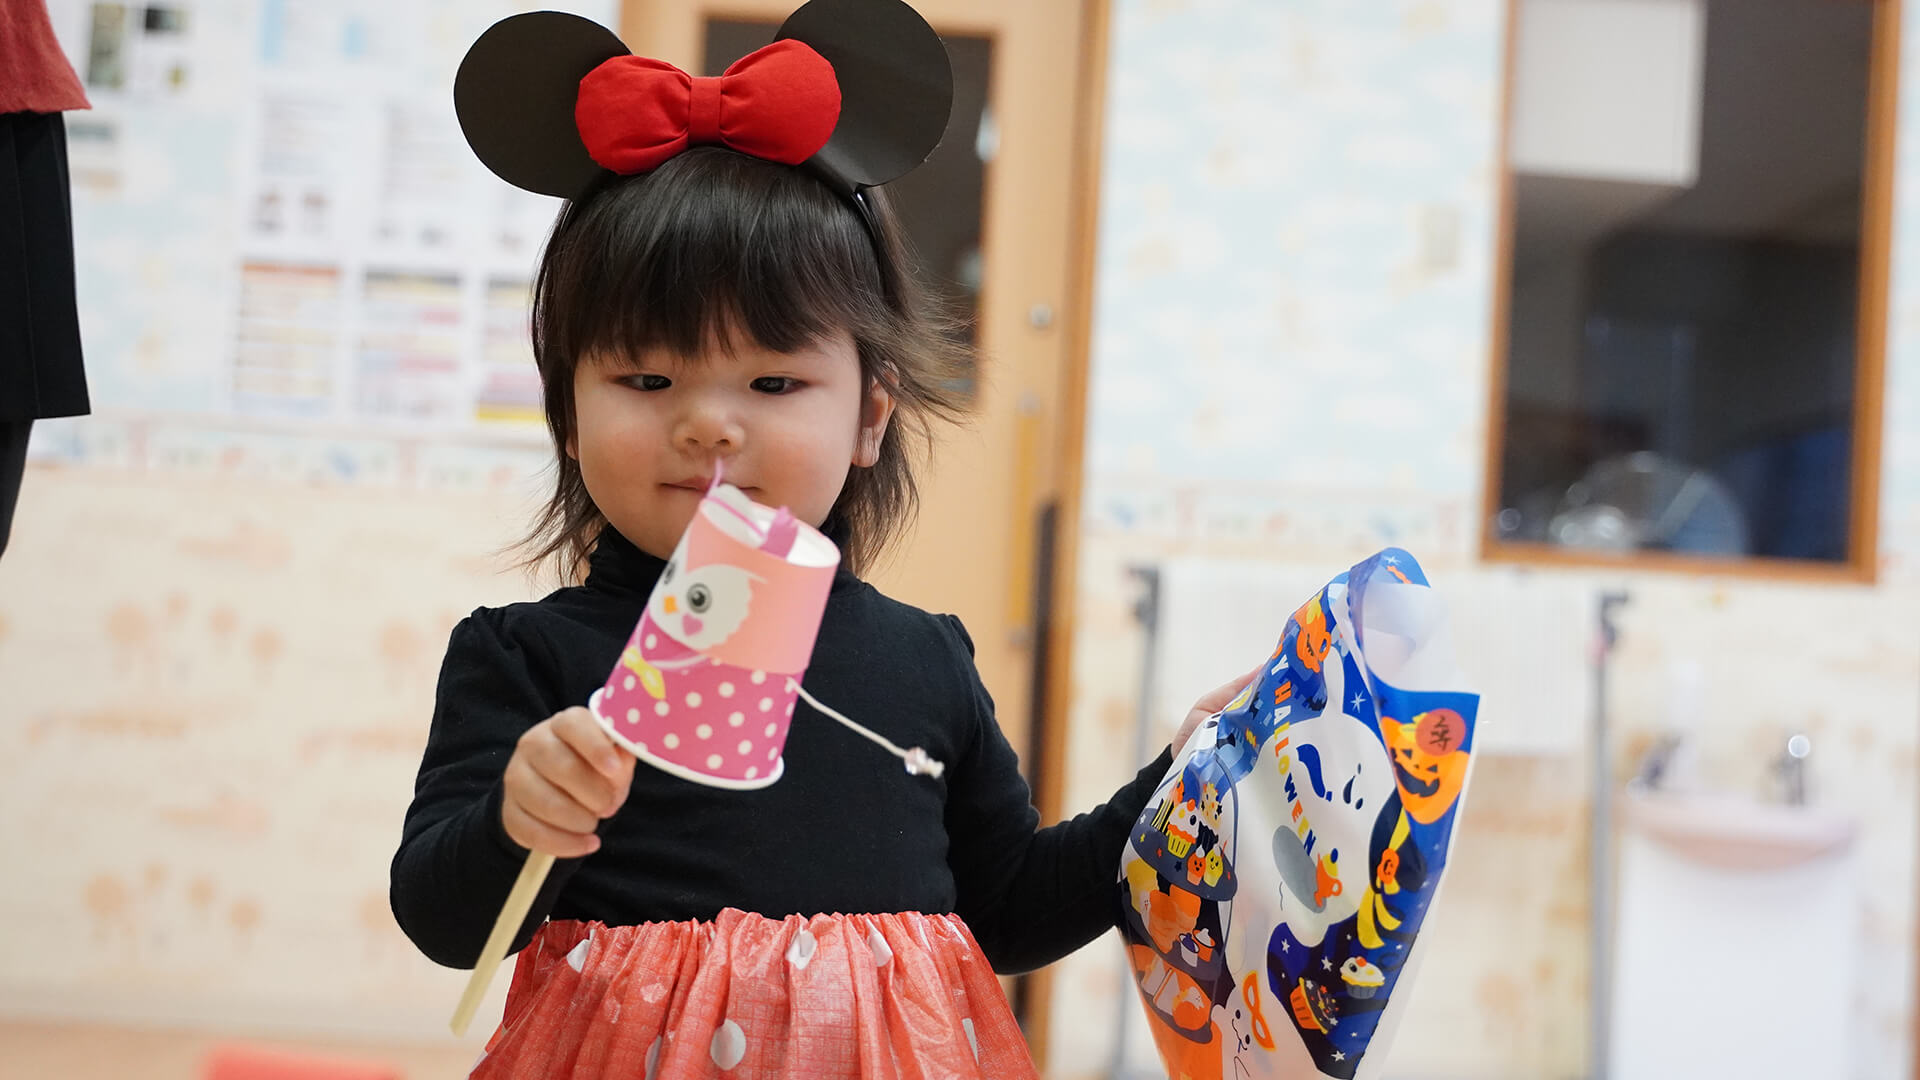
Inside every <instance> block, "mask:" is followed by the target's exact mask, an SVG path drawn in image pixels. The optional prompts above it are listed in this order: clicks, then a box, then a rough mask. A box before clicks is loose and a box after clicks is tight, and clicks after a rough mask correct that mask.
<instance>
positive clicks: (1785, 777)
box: [1773, 734, 1813, 806]
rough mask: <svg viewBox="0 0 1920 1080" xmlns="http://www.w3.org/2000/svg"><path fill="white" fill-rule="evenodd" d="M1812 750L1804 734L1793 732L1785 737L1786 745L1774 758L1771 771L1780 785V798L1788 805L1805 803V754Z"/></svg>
mask: <svg viewBox="0 0 1920 1080" xmlns="http://www.w3.org/2000/svg"><path fill="white" fill-rule="evenodd" d="M1812 752H1813V742H1812V741H1811V740H1809V739H1808V738H1807V737H1806V736H1805V735H1801V734H1795V735H1793V736H1791V737H1789V738H1788V739H1787V745H1786V747H1785V749H1783V750H1782V751H1781V753H1780V756H1779V757H1778V758H1776V759H1774V763H1773V773H1774V775H1775V777H1777V778H1778V780H1779V781H1780V785H1781V789H1782V790H1781V799H1782V801H1784V802H1785V803H1786V804H1787V805H1788V806H1805V805H1807V755H1808V754H1810V753H1812Z"/></svg>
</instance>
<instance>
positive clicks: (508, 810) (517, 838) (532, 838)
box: [500, 798, 600, 859]
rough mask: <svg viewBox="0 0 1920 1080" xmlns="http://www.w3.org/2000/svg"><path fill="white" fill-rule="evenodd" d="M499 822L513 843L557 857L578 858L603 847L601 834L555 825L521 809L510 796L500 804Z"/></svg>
mask: <svg viewBox="0 0 1920 1080" xmlns="http://www.w3.org/2000/svg"><path fill="white" fill-rule="evenodd" d="M500 823H501V825H503V826H505V828H506V830H507V835H508V836H509V837H511V838H512V839H513V842H514V843H516V844H519V845H520V846H521V847H523V848H526V849H527V850H529V851H543V852H546V853H547V854H549V855H552V856H553V857H555V858H557V859H578V858H581V857H583V856H587V855H591V854H593V853H594V852H596V851H598V850H600V838H599V837H597V836H595V835H593V834H592V833H588V834H586V835H584V836H583V835H581V834H579V833H571V832H565V831H563V830H560V829H556V828H554V827H553V826H551V825H548V824H547V823H546V822H544V821H541V820H539V819H538V818H535V817H533V816H532V815H531V814H528V813H527V812H526V811H525V810H522V809H521V808H520V806H519V804H518V803H516V802H514V801H513V800H512V799H511V798H509V799H508V800H507V801H506V802H505V803H503V804H502V805H501V807H500Z"/></svg>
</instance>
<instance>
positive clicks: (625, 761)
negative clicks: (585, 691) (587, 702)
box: [500, 706, 634, 859]
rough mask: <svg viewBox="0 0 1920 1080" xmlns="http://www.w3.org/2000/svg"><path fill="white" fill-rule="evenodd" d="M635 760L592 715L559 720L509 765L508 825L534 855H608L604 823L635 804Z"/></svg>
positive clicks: (504, 815) (530, 734)
mask: <svg viewBox="0 0 1920 1080" xmlns="http://www.w3.org/2000/svg"><path fill="white" fill-rule="evenodd" d="M633 764H634V758H633V755H632V754H629V753H627V752H626V751H625V750H623V749H621V748H620V746H619V745H618V744H616V743H615V742H614V741H613V740H612V739H610V738H608V737H607V733H606V732H605V731H604V730H602V729H601V727H600V721H598V720H595V719H594V718H593V714H592V713H591V712H588V711H587V710H586V709H584V708H580V707H577V706H576V707H575V708H571V709H566V710H563V711H561V712H557V713H554V714H553V715H552V716H550V717H548V718H546V719H545V720H542V721H540V722H539V723H538V724H535V725H534V726H533V727H532V728H530V729H528V731H527V733H526V734H525V735H522V736H520V742H519V744H518V745H517V746H516V747H515V748H514V751H513V759H512V760H511V761H508V762H507V773H506V798H505V800H504V801H503V802H502V803H501V804H500V823H501V824H502V825H504V826H505V827H506V830H507V835H508V836H510V837H512V838H513V842H514V843H516V844H519V845H520V846H521V847H523V848H526V849H528V850H530V851H544V852H546V853H547V854H549V855H553V856H555V857H556V858H561V859H577V858H579V857H581V856H582V855H591V854H592V853H594V852H595V851H598V850H600V838H599V837H598V836H596V835H594V829H596V828H597V827H599V825H600V822H601V820H602V819H603V818H609V817H612V816H613V814H614V812H615V811H616V810H619V809H620V807H621V806H622V805H623V804H624V803H625V802H626V801H627V790H628V789H629V788H630V787H631V786H632V785H633Z"/></svg>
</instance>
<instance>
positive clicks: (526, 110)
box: [453, 11, 631, 199]
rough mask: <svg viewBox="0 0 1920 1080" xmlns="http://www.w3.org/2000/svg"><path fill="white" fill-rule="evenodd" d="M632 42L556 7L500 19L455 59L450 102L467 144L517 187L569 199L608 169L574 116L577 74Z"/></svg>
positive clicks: (620, 53)
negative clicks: (589, 151)
mask: <svg viewBox="0 0 1920 1080" xmlns="http://www.w3.org/2000/svg"><path fill="white" fill-rule="evenodd" d="M630 51H631V50H629V49H628V48H627V47H626V46H625V45H624V44H622V43H621V41H620V38H619V37H618V36H616V35H615V34H614V32H613V31H611V30H608V29H607V28H606V27H604V26H601V25H600V24H599V23H596V22H594V21H593V20H591V19H584V18H581V17H580V16H578V15H569V14H567V13H565V12H559V11H533V12H528V13H526V14H524V15H514V16H511V17H509V18H505V19H502V20H500V21H499V22H497V23H494V24H493V26H492V27H490V28H488V30H487V32H486V33H484V34H482V35H480V39H479V40H478V41H475V42H474V43H473V47H472V48H470V49H468V50H467V56H466V59H464V60H462V61H460V72H459V74H458V75H456V76H455V77H454V81H453V108H454V112H455V113H457V114H458V115H459V117H460V130H461V131H463V132H465V133H466V136H467V145H469V146H471V147H473V152H474V154H475V155H476V156H478V157H479V158H480V160H481V161H482V162H483V163H484V164H485V165H486V166H487V168H489V169H492V170H493V172H494V175H496V176H498V177H500V179H502V180H505V181H506V182H507V183H509V184H512V185H513V186H515V187H518V188H525V189H526V190H528V191H532V192H537V193H539V194H541V195H557V196H559V197H560V198H563V199H571V198H574V197H576V196H578V195H580V194H581V193H582V192H584V191H586V189H587V188H588V186H589V185H591V184H592V183H593V182H594V181H595V180H597V179H599V177H600V176H601V174H602V173H604V172H605V171H606V170H604V169H602V168H601V167H600V165H599V164H598V163H596V162H595V161H594V160H593V158H591V157H589V156H588V154H587V148H586V145H585V144H584V143H582V142H581V141H580V129H579V127H578V126H576V124H575V123H574V116H573V109H574V103H575V101H576V100H578V98H579V96H580V80H581V79H582V78H584V77H585V76H586V74H587V73H588V72H590V71H592V70H593V69H594V68H596V67H599V66H600V65H601V64H603V63H605V62H606V61H608V60H611V59H613V58H614V57H616V56H625V55H627V54H628V53H629V52H630Z"/></svg>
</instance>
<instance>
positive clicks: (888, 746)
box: [787, 679, 947, 779]
mask: <svg viewBox="0 0 1920 1080" xmlns="http://www.w3.org/2000/svg"><path fill="white" fill-rule="evenodd" d="M787 685H788V686H790V687H792V688H793V689H794V690H795V691H797V692H798V693H799V694H800V696H801V697H802V698H804V699H805V700H806V703H807V704H809V705H811V706H813V707H814V708H815V709H816V710H818V711H819V712H820V713H821V714H823V715H825V716H828V717H830V718H832V719H834V720H838V721H840V723H842V724H845V725H846V727H847V729H848V730H850V731H852V732H853V733H854V734H855V735H858V736H860V737H861V738H863V739H866V740H868V741H869V742H872V743H874V744H875V745H877V746H879V747H880V748H881V749H882V750H885V751H886V752H887V753H889V754H892V755H893V756H894V757H897V758H899V759H900V760H901V761H904V762H906V765H907V771H908V772H910V773H912V774H914V775H915V776H921V775H925V776H931V777H934V778H936V779H937V778H938V777H939V776H940V775H941V774H942V773H944V772H946V771H947V767H946V766H945V765H943V764H941V763H940V762H939V761H938V760H936V759H935V758H933V757H932V756H930V755H928V753H927V752H926V751H925V750H922V749H921V748H920V747H918V746H916V747H914V748H913V749H911V750H902V749H900V747H898V746H896V745H894V743H893V741H892V740H891V739H888V738H887V737H886V736H885V735H882V734H880V733H879V732H877V731H873V730H871V729H869V728H865V727H862V726H861V725H859V724H857V723H855V722H854V721H852V720H849V719H847V718H846V717H845V716H842V715H841V714H840V713H839V712H838V711H836V710H834V709H832V708H829V707H828V706H826V705H823V704H821V703H820V700H819V699H818V698H816V697H814V696H813V695H812V694H809V693H807V689H806V687H804V686H801V685H800V683H799V681H798V680H796V679H788V680H787Z"/></svg>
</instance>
